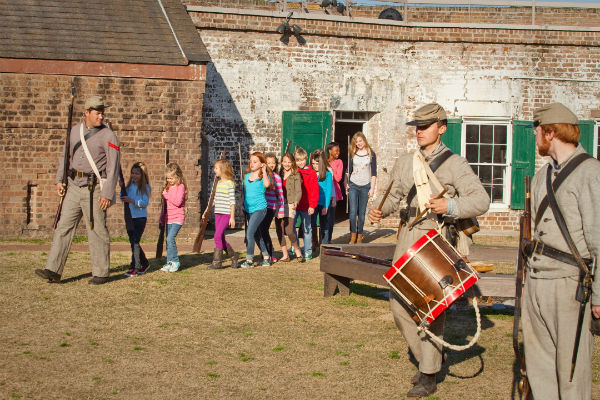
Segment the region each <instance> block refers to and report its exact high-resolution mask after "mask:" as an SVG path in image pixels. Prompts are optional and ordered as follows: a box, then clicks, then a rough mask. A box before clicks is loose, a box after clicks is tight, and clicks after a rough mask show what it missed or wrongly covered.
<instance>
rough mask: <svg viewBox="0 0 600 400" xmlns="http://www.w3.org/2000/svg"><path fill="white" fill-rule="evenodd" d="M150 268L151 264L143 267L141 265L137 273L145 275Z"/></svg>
mask: <svg viewBox="0 0 600 400" xmlns="http://www.w3.org/2000/svg"><path fill="white" fill-rule="evenodd" d="M149 269H150V264H148V265H146V266H143V265H142V267H141V268H140V269H138V270H137V274H138V275H143V274H145V273H146V272H148V270H149Z"/></svg>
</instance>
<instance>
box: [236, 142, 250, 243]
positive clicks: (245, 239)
mask: <svg viewBox="0 0 600 400" xmlns="http://www.w3.org/2000/svg"><path fill="white" fill-rule="evenodd" d="M238 156H239V162H240V182H241V184H242V197H241V200H242V213H243V214H244V243H245V244H248V239H247V238H246V230H247V229H248V219H247V218H246V210H245V208H244V171H243V170H242V144H241V143H240V142H238Z"/></svg>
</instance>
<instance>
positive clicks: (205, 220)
mask: <svg viewBox="0 0 600 400" xmlns="http://www.w3.org/2000/svg"><path fill="white" fill-rule="evenodd" d="M224 159H225V150H223V151H222V152H221V157H219V160H224ZM216 192H217V177H216V176H215V179H214V180H213V184H212V189H211V191H210V198H209V199H208V204H207V205H206V209H205V210H204V212H205V213H206V217H204V216H203V215H202V214H201V216H200V231H199V232H198V236H196V240H195V241H194V247H193V249H192V250H193V251H194V253H200V250H201V249H202V241H203V240H204V234H205V233H206V226H207V225H208V215H209V211H210V210H211V208H212V207H213V203H214V202H215V193H216Z"/></svg>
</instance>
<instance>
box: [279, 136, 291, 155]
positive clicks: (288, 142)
mask: <svg viewBox="0 0 600 400" xmlns="http://www.w3.org/2000/svg"><path fill="white" fill-rule="evenodd" d="M289 149H290V141H289V140H288V141H287V144H286V145H285V150H284V151H283V153H282V154H281V156H282V157H283V155H284V154H285V153H287V152H288V150H289Z"/></svg>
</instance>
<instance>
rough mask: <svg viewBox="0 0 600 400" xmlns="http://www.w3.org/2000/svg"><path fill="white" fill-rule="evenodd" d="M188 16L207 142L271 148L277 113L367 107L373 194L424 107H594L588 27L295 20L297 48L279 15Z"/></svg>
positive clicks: (595, 56)
mask: <svg viewBox="0 0 600 400" xmlns="http://www.w3.org/2000/svg"><path fill="white" fill-rule="evenodd" d="M248 14H250V13H248ZM190 15H191V16H192V20H193V21H194V23H195V24H196V26H197V28H198V31H199V32H200V35H201V36H202V38H203V41H204V43H205V44H206V46H207V48H208V51H209V53H210V55H211V59H212V62H213V64H212V65H211V66H210V68H209V70H208V72H207V96H206V98H205V104H204V115H203V119H204V121H205V123H206V124H209V125H214V126H218V127H219V128H218V129H220V133H219V134H215V142H217V141H218V140H217V139H216V138H222V139H227V138H231V137H232V136H236V137H241V138H242V139H241V141H242V142H243V143H247V144H249V145H250V146H251V150H261V151H277V150H278V149H279V146H280V142H281V112H282V111H285V110H315V111H316V110H319V111H322V110H334V111H335V110H338V111H340V110H348V111H370V112H373V117H372V118H371V119H370V120H369V121H368V122H367V123H366V124H365V129H364V130H365V133H366V135H367V138H368V140H369V142H370V143H371V144H372V145H373V147H374V149H375V151H376V152H377V153H378V163H379V178H378V179H379V184H378V187H377V191H378V192H381V191H383V190H384V189H385V187H386V182H387V181H388V180H389V177H388V176H387V174H386V172H385V171H384V170H383V168H384V167H385V168H387V169H388V170H391V166H392V165H393V162H394V160H395V159H396V158H397V157H398V156H399V155H400V154H403V153H405V152H407V151H410V150H413V149H414V148H415V147H416V143H415V140H414V129H413V130H411V129H410V128H407V127H406V126H405V123H406V122H407V121H408V120H409V118H410V116H411V115H412V113H413V112H414V110H415V108H416V107H418V106H420V105H421V104H424V103H426V102H430V101H437V102H439V103H440V104H442V105H443V106H444V107H445V108H446V109H447V110H448V111H449V113H450V116H451V117H453V118H464V117H477V116H487V117H495V118H508V119H519V120H528V119H531V118H532V113H533V110H534V109H535V108H537V107H539V106H541V105H543V104H546V103H548V102H550V101H554V100H556V101H562V102H564V103H566V104H568V105H569V106H570V107H571V108H572V109H573V110H574V111H575V112H576V113H577V114H578V115H579V117H580V118H581V119H590V118H591V117H592V115H593V114H594V112H597V111H594V110H598V109H599V104H598V98H597V93H598V92H599V89H600V80H599V78H598V76H599V75H598V72H599V71H600V64H599V61H598V60H600V57H599V56H600V48H599V46H600V35H599V33H598V32H595V31H569V30H563V31H558V30H545V29H541V28H539V29H512V28H511V29H498V28H494V29H483V28H477V29H466V28H456V27H443V26H440V27H406V26H393V25H376V24H368V23H359V22H354V21H352V20H348V21H338V20H327V19H302V18H301V15H300V14H298V17H297V18H296V14H294V17H295V18H294V20H293V22H294V23H296V24H298V25H300V26H301V27H302V29H304V31H303V36H304V38H305V39H306V41H307V43H306V45H305V46H300V45H299V44H298V43H297V41H296V39H295V38H294V37H291V38H290V42H289V44H288V45H285V44H283V43H281V42H280V41H279V38H280V35H279V34H278V33H276V32H275V29H276V28H277V26H278V25H279V24H280V23H281V22H282V18H274V17H269V16H260V15H257V16H254V15H243V14H242V15H240V14H227V13H226V12H224V13H213V12H190ZM304 33H306V34H304ZM208 88H210V90H209V89H208ZM236 132H237V133H236ZM212 157H214V155H212ZM541 163H542V160H538V162H537V164H538V166H539V165H541ZM481 223H482V229H486V230H490V229H500V230H517V229H518V212H515V211H510V210H506V209H505V210H500V211H494V212H490V213H488V214H487V215H486V216H485V217H483V218H481ZM390 224H391V225H393V224H394V222H390Z"/></svg>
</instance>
